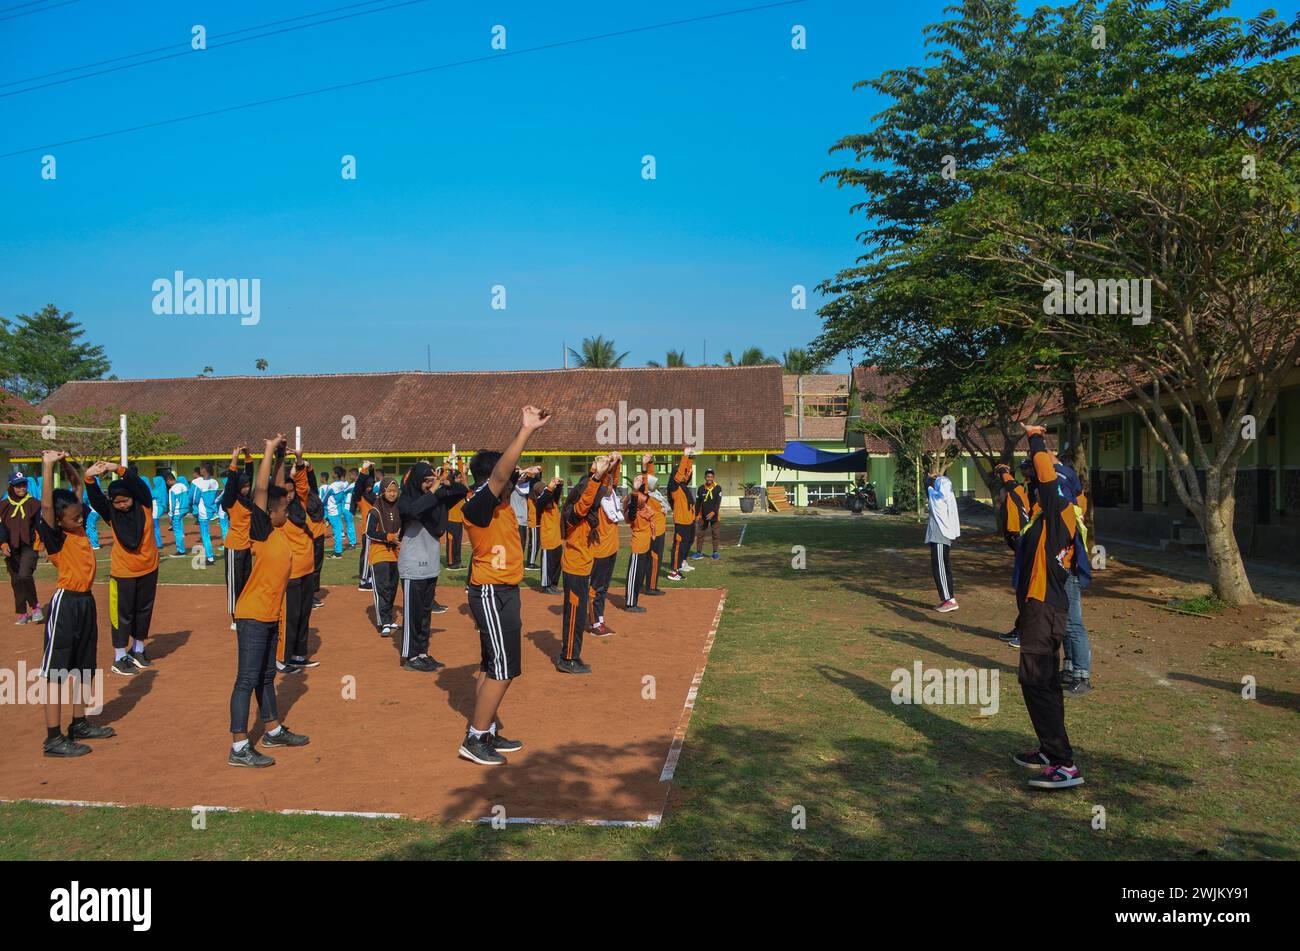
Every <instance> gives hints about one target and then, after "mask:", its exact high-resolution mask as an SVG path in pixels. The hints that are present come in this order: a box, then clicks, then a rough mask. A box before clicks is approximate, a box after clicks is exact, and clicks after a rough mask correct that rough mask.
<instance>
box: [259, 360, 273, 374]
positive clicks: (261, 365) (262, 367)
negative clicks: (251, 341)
mask: <svg viewBox="0 0 1300 951" xmlns="http://www.w3.org/2000/svg"><path fill="white" fill-rule="evenodd" d="M256 366H257V368H258V369H259V370H261V371H262V372H263V373H265V372H266V368H267V367H268V366H270V364H269V363H267V362H266V358H265V357H258V358H257V364H256Z"/></svg>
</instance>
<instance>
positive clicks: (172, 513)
mask: <svg viewBox="0 0 1300 951" xmlns="http://www.w3.org/2000/svg"><path fill="white" fill-rule="evenodd" d="M163 478H164V480H165V481H166V483H167V515H168V516H169V517H170V518H171V522H172V539H173V540H174V541H175V543H176V551H175V552H173V553H172V557H173V558H184V557H185V516H186V515H188V514H189V512H190V484H189V483H188V482H186V481H185V477H184V476H180V477H179V478H178V477H177V476H176V474H175V473H174V472H171V471H168V472H167V474H166V475H164V476H163Z"/></svg>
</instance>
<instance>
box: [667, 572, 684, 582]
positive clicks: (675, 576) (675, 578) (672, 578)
mask: <svg viewBox="0 0 1300 951" xmlns="http://www.w3.org/2000/svg"><path fill="white" fill-rule="evenodd" d="M668 580H669V581H681V580H682V576H681V575H679V574H678V573H677V572H675V571H670V572H668Z"/></svg>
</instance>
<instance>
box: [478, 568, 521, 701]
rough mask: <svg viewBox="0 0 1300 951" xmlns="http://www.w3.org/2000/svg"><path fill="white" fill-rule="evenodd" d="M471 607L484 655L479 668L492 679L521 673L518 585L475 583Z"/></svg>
mask: <svg viewBox="0 0 1300 951" xmlns="http://www.w3.org/2000/svg"><path fill="white" fill-rule="evenodd" d="M469 610H470V613H471V614H473V615H474V623H475V624H477V625H478V636H479V647H480V650H481V658H480V660H479V667H478V669H479V670H481V671H483V673H484V674H486V675H487V677H488V679H489V680H513V679H514V678H516V677H518V676H519V673H520V666H519V654H520V651H519V644H520V634H521V632H522V630H523V622H522V621H521V620H520V616H519V586H518V585H514V584H485V585H477V584H472V585H470V586H469Z"/></svg>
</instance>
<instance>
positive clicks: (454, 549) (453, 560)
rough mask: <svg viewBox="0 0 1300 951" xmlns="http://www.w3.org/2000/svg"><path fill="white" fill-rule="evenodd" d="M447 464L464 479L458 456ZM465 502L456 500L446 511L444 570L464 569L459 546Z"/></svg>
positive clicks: (463, 527) (463, 526)
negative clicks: (445, 558)
mask: <svg viewBox="0 0 1300 951" xmlns="http://www.w3.org/2000/svg"><path fill="white" fill-rule="evenodd" d="M447 464H448V465H450V466H452V467H453V468H454V469H455V470H456V471H457V472H458V473H460V475H461V478H462V479H463V478H464V475H465V467H464V463H463V462H462V460H461V458H460V457H459V456H452V457H451V458H450V459H448V460H447ZM466 501H467V500H466V499H457V500H456V504H455V505H453V506H452V507H451V508H449V509H447V536H446V539H445V541H444V542H443V547H445V548H446V549H447V563H446V564H445V565H443V567H444V568H451V569H454V570H459V569H461V568H463V567H464V565H462V564H461V563H460V546H461V538H462V537H463V535H464V531H465V516H464V515H463V514H462V512H463V511H464V509H465V502H466Z"/></svg>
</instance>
